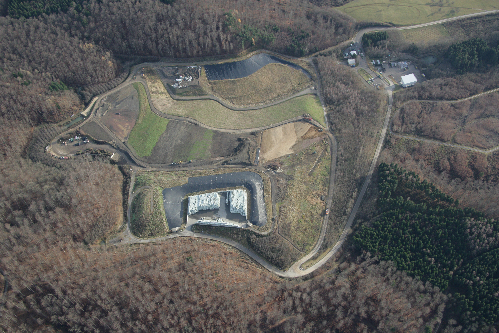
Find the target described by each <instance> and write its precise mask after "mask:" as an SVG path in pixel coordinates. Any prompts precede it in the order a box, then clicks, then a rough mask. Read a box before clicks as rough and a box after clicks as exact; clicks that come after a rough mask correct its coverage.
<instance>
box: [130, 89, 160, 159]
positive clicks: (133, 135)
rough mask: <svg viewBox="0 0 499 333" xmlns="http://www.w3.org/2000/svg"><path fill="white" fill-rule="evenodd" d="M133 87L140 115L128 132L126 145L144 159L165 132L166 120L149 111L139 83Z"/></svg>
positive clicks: (143, 91)
mask: <svg viewBox="0 0 499 333" xmlns="http://www.w3.org/2000/svg"><path fill="white" fill-rule="evenodd" d="M133 86H134V87H135V89H137V92H138V93H139V103H140V113H139V118H138V119H137V122H136V123H135V126H134V127H133V129H132V132H130V136H129V138H128V143H129V144H130V145H131V146H132V147H133V149H134V150H135V152H136V153H137V155H138V156H140V157H144V156H149V155H151V153H152V150H153V148H154V146H155V145H156V143H157V142H158V140H159V137H160V136H161V134H163V132H164V131H165V130H166V126H167V125H168V119H164V118H161V117H158V116H157V115H155V114H154V113H153V112H152V111H151V107H150V106H149V101H148V100H147V95H146V91H145V89H144V86H143V85H142V84H141V83H134V84H133Z"/></svg>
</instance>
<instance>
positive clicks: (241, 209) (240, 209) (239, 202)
mask: <svg viewBox="0 0 499 333" xmlns="http://www.w3.org/2000/svg"><path fill="white" fill-rule="evenodd" d="M229 201H230V212H231V213H237V214H241V215H242V216H246V214H247V206H248V205H247V202H248V195H247V194H246V191H245V190H232V191H229Z"/></svg>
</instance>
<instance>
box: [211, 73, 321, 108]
mask: <svg viewBox="0 0 499 333" xmlns="http://www.w3.org/2000/svg"><path fill="white" fill-rule="evenodd" d="M209 85H210V88H211V90H212V92H213V94H214V95H215V96H218V97H220V98H223V99H225V100H227V101H229V102H230V103H232V104H234V105H253V104H263V103H268V102H272V101H275V100H278V99H279V98H283V97H286V96H289V95H292V94H294V93H297V92H300V91H302V90H303V89H306V88H307V87H309V86H310V85H312V81H311V80H310V79H309V78H308V77H307V76H306V75H305V74H304V73H303V72H302V71H300V70H297V69H294V68H291V67H290V66H287V65H283V64H268V65H266V66H264V67H262V68H261V69H259V70H258V71H256V72H255V73H253V74H251V75H250V76H247V77H244V78H240V79H233V80H216V81H209Z"/></svg>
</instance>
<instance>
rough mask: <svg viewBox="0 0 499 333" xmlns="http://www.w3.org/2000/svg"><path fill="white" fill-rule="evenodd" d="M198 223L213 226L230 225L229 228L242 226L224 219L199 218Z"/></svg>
mask: <svg viewBox="0 0 499 333" xmlns="http://www.w3.org/2000/svg"><path fill="white" fill-rule="evenodd" d="M198 224H200V225H211V226H213V227H228V228H242V226H241V225H239V224H237V223H231V222H227V221H224V220H222V219H216V220H199V221H198Z"/></svg>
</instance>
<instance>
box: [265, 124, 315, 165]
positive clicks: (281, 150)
mask: <svg viewBox="0 0 499 333" xmlns="http://www.w3.org/2000/svg"><path fill="white" fill-rule="evenodd" d="M323 135H324V134H323V133H321V132H319V131H318V130H317V128H316V127H315V126H312V125H310V124H308V123H305V122H294V123H289V124H286V125H283V126H279V127H274V128H271V129H268V130H265V131H264V132H263V134H262V144H261V147H260V158H261V161H262V163H264V162H266V161H270V160H273V159H276V158H279V157H281V156H285V155H288V154H292V153H295V152H298V151H300V150H303V149H305V148H307V147H308V146H310V145H311V144H313V143H314V142H317V141H319V140H320V138H321V137H322V136H323Z"/></svg>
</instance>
